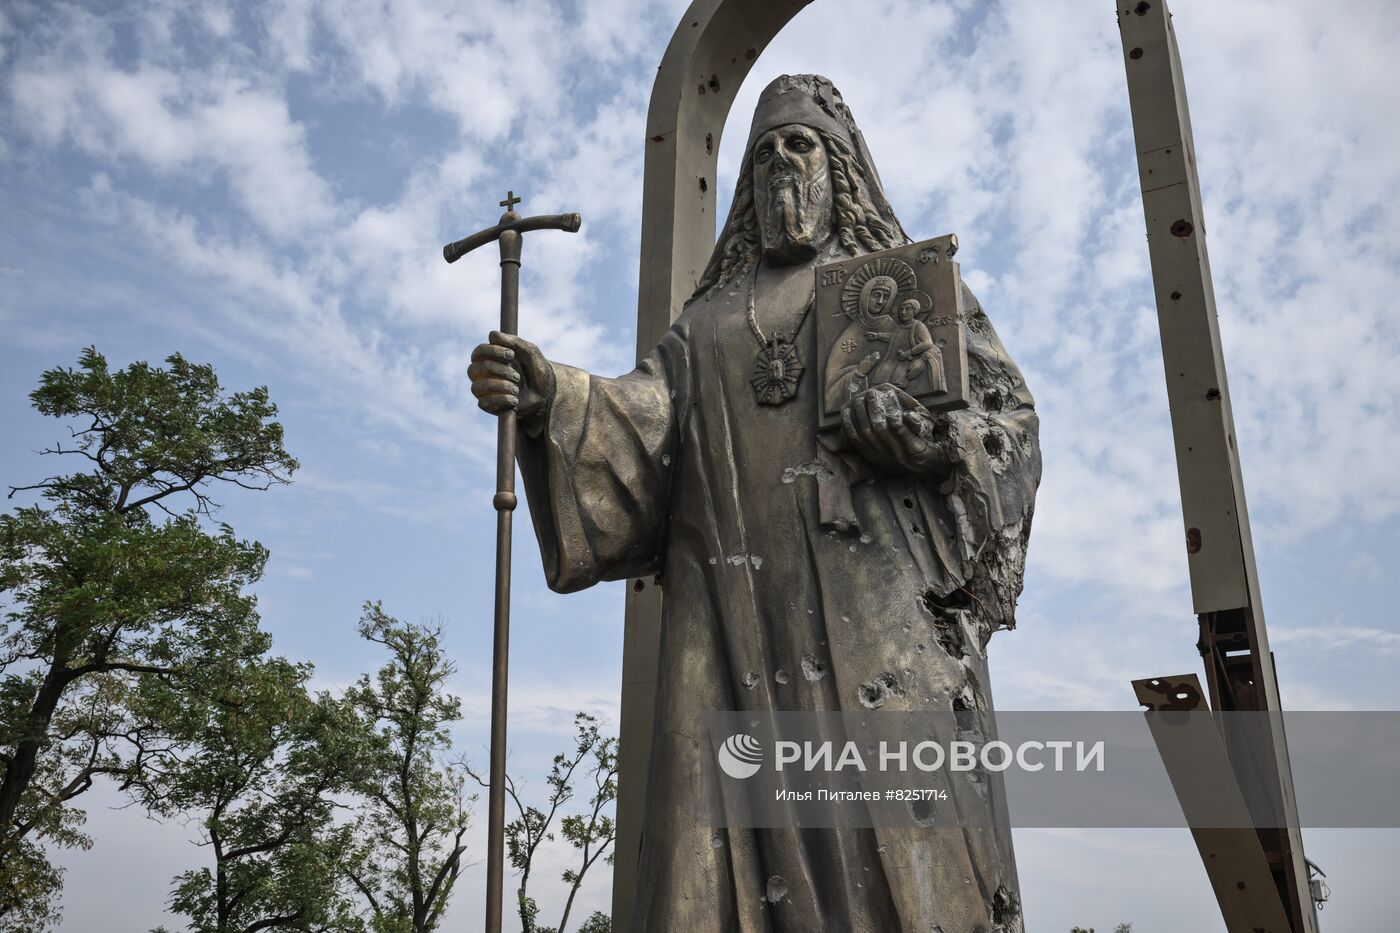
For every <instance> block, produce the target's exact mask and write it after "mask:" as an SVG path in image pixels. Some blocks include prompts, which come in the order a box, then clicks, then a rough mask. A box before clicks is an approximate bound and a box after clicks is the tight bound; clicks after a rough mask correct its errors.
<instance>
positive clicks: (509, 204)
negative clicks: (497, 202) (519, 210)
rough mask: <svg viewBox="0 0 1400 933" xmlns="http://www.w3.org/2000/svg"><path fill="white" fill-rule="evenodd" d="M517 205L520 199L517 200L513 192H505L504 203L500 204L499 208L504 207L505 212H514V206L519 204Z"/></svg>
mask: <svg viewBox="0 0 1400 933" xmlns="http://www.w3.org/2000/svg"><path fill="white" fill-rule="evenodd" d="M519 203H520V199H519V198H517V197H516V196H515V192H514V191H507V192H506V199H505V200H504V201H502V202H501V207H504V208H505V209H506V210H508V211H513V210H515V205H517V204H519Z"/></svg>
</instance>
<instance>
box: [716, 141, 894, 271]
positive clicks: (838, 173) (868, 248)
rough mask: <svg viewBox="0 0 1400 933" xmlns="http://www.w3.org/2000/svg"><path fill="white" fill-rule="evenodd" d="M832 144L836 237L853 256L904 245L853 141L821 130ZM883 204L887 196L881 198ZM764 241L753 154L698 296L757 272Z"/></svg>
mask: <svg viewBox="0 0 1400 933" xmlns="http://www.w3.org/2000/svg"><path fill="white" fill-rule="evenodd" d="M817 135H818V136H820V137H821V141H822V144H823V145H825V146H826V158H827V165H828V168H829V170H830V172H831V193H832V201H833V208H834V210H833V212H832V213H833V217H834V219H835V221H836V236H837V239H838V240H839V241H840V243H841V246H842V247H843V248H844V249H845V250H846V252H847V253H849V254H850V255H852V256H858V255H860V254H861V253H870V252H875V251H877V250H882V249H889V248H890V247H892V246H902V245H903V244H905V243H908V242H909V238H908V237H906V236H905V235H904V229H903V228H902V227H901V226H900V225H899V221H898V220H897V219H896V218H895V216H894V214H893V212H892V211H890V210H889V209H888V208H886V209H885V210H884V211H881V209H880V208H879V207H877V206H876V202H875V198H874V197H873V196H872V194H871V190H870V189H871V185H872V182H871V180H870V179H869V178H868V177H867V176H866V173H865V171H864V169H862V168H861V164H860V159H858V158H857V157H856V154H855V151H854V150H853V149H852V148H851V146H850V144H849V143H847V142H846V141H845V140H844V139H842V138H841V137H839V136H834V135H832V134H830V133H827V132H822V131H818V133H817ZM880 201H881V202H882V203H883V201H884V198H883V195H882V196H881V197H880ZM761 250H762V243H761V241H760V238H759V233H758V211H757V209H756V208H755V206H754V200H753V153H752V152H750V153H748V155H746V156H745V158H744V164H743V167H742V168H741V169H740V171H739V180H738V181H736V182H735V183H734V203H733V205H731V206H730V208H729V219H728V220H726V221H725V223H724V232H723V233H721V234H720V238H719V242H718V243H716V244H715V251H714V253H713V254H711V256H710V263H709V265H708V266H706V267H705V274H704V275H702V276H700V282H699V284H698V285H696V286H695V294H694V295H693V296H692V298H698V297H700V296H701V295H703V294H705V293H706V292H708V291H710V290H711V289H713V288H719V287H721V286H723V285H725V284H727V283H728V282H730V281H731V280H733V279H734V278H736V277H740V276H747V275H750V274H752V272H753V270H754V267H755V266H756V265H757V264H758V257H759V254H760V252H761Z"/></svg>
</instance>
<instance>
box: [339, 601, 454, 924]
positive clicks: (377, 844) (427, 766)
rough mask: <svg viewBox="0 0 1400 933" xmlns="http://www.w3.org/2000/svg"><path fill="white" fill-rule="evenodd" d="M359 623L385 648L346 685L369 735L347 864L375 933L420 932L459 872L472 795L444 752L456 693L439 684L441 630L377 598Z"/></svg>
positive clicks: (437, 914)
mask: <svg viewBox="0 0 1400 933" xmlns="http://www.w3.org/2000/svg"><path fill="white" fill-rule="evenodd" d="M359 631H360V635H361V636H362V637H363V638H365V639H367V640H368V641H370V642H373V643H375V644H378V645H381V646H383V647H384V649H386V650H387V651H388V654H389V662H388V663H387V664H385V665H384V666H383V667H381V668H380V669H379V671H378V673H377V674H376V675H375V676H374V677H373V678H370V677H368V676H365V677H362V678H360V680H359V682H358V683H357V684H356V685H355V686H353V687H351V688H350V689H349V690H348V691H347V692H346V699H347V700H348V702H349V703H350V704H351V705H352V706H353V707H354V708H355V709H356V710H357V711H358V713H359V715H360V716H361V718H362V719H363V721H364V722H365V723H366V724H367V725H368V726H369V727H371V728H372V730H373V733H374V734H373V737H372V740H371V742H372V744H371V748H370V754H369V768H368V776H367V777H366V778H365V779H364V781H363V782H362V783H361V786H360V790H359V794H360V796H361V797H362V798H363V801H364V806H363V809H362V812H361V814H360V818H359V820H358V822H357V825H356V830H355V834H356V838H357V839H359V840H360V842H361V845H360V847H359V849H358V851H357V853H356V857H355V858H354V859H352V860H351V861H350V862H349V863H348V865H347V868H346V871H347V874H348V875H349V877H350V879H351V881H352V882H353V884H354V885H355V887H356V888H357V889H358V890H359V892H360V894H361V895H362V896H363V897H364V900H365V902H366V904H367V906H368V914H369V928H370V929H371V930H373V931H374V933H428V931H430V930H434V929H436V928H437V925H438V922H439V921H440V920H441V919H442V913H443V910H444V909H445V908H446V907H447V903H448V899H449V898H450V897H451V894H452V889H453V886H454V885H455V883H456V881H457V877H458V875H459V874H460V873H461V870H462V867H463V862H462V857H463V855H464V854H465V852H466V845H465V844H464V843H463V842H462V839H463V837H464V836H465V835H466V832H467V827H468V825H469V821H470V816H471V805H472V803H473V802H474V801H475V799H476V798H475V797H468V796H467V795H466V794H465V792H464V786H463V779H464V772H463V770H462V767H461V766H460V765H459V764H457V763H454V762H452V761H449V760H448V758H447V755H448V754H449V753H450V751H451V749H452V739H451V736H450V735H449V733H448V727H449V725H450V724H451V723H454V722H456V721H458V720H460V719H461V718H462V710H461V701H460V700H458V699H457V697H455V696H453V695H451V694H450V693H448V692H447V689H446V685H447V680H448V678H449V677H451V676H452V674H453V673H454V668H453V666H452V664H451V663H450V662H449V661H448V660H447V659H446V657H445V656H444V655H443V652H442V646H441V644H440V636H441V631H440V629H437V628H430V627H427V626H423V625H413V624H410V623H406V622H402V621H400V620H398V619H396V618H394V617H393V616H391V615H389V614H388V613H386V612H384V610H383V608H382V606H381V605H380V604H379V603H377V602H370V603H366V604H365V608H364V614H363V616H362V617H361V619H360V625H359Z"/></svg>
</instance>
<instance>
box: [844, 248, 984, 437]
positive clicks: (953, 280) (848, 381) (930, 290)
mask: <svg viewBox="0 0 1400 933" xmlns="http://www.w3.org/2000/svg"><path fill="white" fill-rule="evenodd" d="M957 249H958V238H957V237H956V236H953V235H952V234H949V235H947V236H941V237H937V238H935V239H932V240H924V241H922V242H919V243H910V244H907V245H905V246H899V247H895V248H894V249H887V250H881V251H880V252H878V253H867V254H865V255H863V256H857V257H855V258H852V259H846V260H842V261H841V262H834V263H831V264H830V265H825V266H819V267H818V268H817V270H816V276H817V284H816V290H817V305H816V314H817V355H818V356H817V358H818V360H819V361H820V365H821V380H822V386H823V395H822V408H821V426H822V427H823V428H829V427H836V426H838V425H840V423H841V409H842V407H843V406H844V405H845V404H846V403H847V401H848V400H850V399H851V398H853V397H855V396H856V395H858V394H860V393H861V392H863V391H865V390H866V389H868V388H872V387H874V386H879V385H894V386H898V387H899V388H901V389H903V390H904V391H906V392H908V393H909V394H910V395H911V396H913V397H914V398H916V399H918V400H919V401H920V402H921V403H923V405H924V406H925V407H926V408H928V409H929V410H930V411H948V410H951V409H957V408H966V407H967V392H968V390H967V342H966V333H965V326H966V324H965V319H964V314H963V302H962V279H961V277H960V276H959V274H958V264H957V263H956V262H954V261H953V255H954V254H955V253H956V252H957Z"/></svg>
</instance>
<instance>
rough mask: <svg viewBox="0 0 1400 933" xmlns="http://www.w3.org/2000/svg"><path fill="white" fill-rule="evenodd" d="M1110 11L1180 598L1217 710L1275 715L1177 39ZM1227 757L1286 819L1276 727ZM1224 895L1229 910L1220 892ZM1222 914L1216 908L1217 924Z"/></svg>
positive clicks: (1280, 834)
mask: <svg viewBox="0 0 1400 933" xmlns="http://www.w3.org/2000/svg"><path fill="white" fill-rule="evenodd" d="M1116 8H1117V13H1118V23H1119V28H1120V31H1121V33H1122V40H1123V54H1124V66H1125V68H1126V71H1127V78H1128V92H1129V103H1130V107H1131V110H1132V119H1133V133H1134V137H1135V141H1136V148H1137V154H1138V168H1139V175H1140V181H1141V187H1142V194H1143V207H1144V213H1145V216H1146V221H1147V234H1148V246H1149V253H1150V255H1151V260H1152V274H1153V283H1154V288H1155V292H1156V299H1157V310H1158V322H1159V325H1160V328H1161V335H1162V354H1163V363H1164V366H1165V369H1166V377H1167V394H1168V400H1169V403H1170V406H1171V416H1172V431H1173V436H1174V440H1175V445H1176V458H1177V470H1178V475H1179V478H1180V484H1181V499H1182V512H1183V517H1184V519H1185V527H1186V544H1187V562H1188V566H1189V570H1190V578H1191V594H1192V601H1193V603H1194V608H1195V611H1196V613H1197V614H1198V621H1199V626H1200V640H1199V643H1198V646H1199V648H1200V650H1201V653H1202V655H1203V657H1204V659H1205V661H1206V670H1207V682H1208V684H1209V688H1210V695H1211V698H1212V701H1213V704H1214V707H1215V709H1217V710H1259V711H1277V710H1280V709H1281V704H1280V702H1279V696H1278V685H1277V680H1276V677H1275V674H1274V668H1273V659H1272V655H1271V653H1270V652H1269V644H1268V635H1267V631H1266V628H1265V625H1264V618H1263V611H1262V609H1261V601H1260V597H1259V581H1258V574H1257V572H1256V568H1255V563H1254V548H1253V542H1252V540H1251V536H1250V529H1249V518H1248V512H1247V509H1246V505H1245V497H1244V482H1243V477H1242V475H1241V470H1240V463H1239V455H1238V451H1237V449H1236V445H1235V434H1234V419H1233V415H1232V412H1231V408H1230V395H1229V387H1228V384H1227V380H1226V375H1225V363H1224V356H1223V353H1222V351H1221V345H1220V332H1219V326H1218V322H1217V318H1216V308H1215V296H1214V291H1213V288H1212V283H1211V277H1210V261H1209V257H1208V255H1207V252H1206V243H1205V223H1204V217H1203V213H1202V210H1201V195H1200V186H1199V179H1198V175H1197V170H1196V159H1195V150H1194V144H1193V141H1192V137H1191V123H1190V114H1189V111H1188V108H1187V104H1186V93H1185V83H1184V80H1183V77H1182V70H1181V60H1180V55H1179V53H1178V50H1177V46H1176V37H1175V34H1174V32H1173V30H1172V27H1171V16H1170V12H1169V11H1168V9H1167V7H1166V3H1165V0H1150V2H1149V0H1143V2H1138V3H1130V2H1128V0H1118V2H1117V3H1116ZM1226 749H1227V751H1228V753H1229V760H1230V762H1231V764H1232V765H1233V771H1234V773H1235V775H1236V776H1237V778H1238V779H1239V780H1248V781H1267V782H1270V783H1271V784H1273V785H1274V787H1275V789H1276V793H1277V796H1278V799H1280V800H1282V801H1283V804H1284V806H1285V808H1286V809H1287V812H1288V813H1289V814H1293V813H1295V812H1296V808H1295V806H1294V800H1293V786H1292V776H1291V771H1290V768H1289V763H1288V757H1287V745H1286V740H1285V738H1284V735H1283V732H1282V725H1281V723H1279V724H1277V725H1275V726H1274V729H1273V731H1272V733H1271V734H1270V735H1269V736H1268V738H1267V739H1266V740H1265V741H1263V742H1258V741H1256V742H1254V743H1253V744H1252V746H1251V747H1243V746H1242V745H1241V744H1240V743H1238V742H1236V741H1232V739H1231V737H1229V736H1226ZM1178 764H1180V763H1178ZM1168 766H1169V768H1170V767H1171V766H1172V763H1171V762H1168ZM1290 825H1292V826H1293V828H1290V829H1286V830H1261V831H1259V833H1258V838H1259V843H1260V845H1261V846H1262V847H1263V849H1264V852H1265V855H1266V858H1267V859H1268V860H1269V862H1270V864H1271V866H1272V870H1273V874H1274V878H1275V882H1276V886H1277V888H1278V891H1279V892H1280V895H1281V902H1282V905H1283V908H1284V910H1285V911H1286V912H1287V914H1288V917H1289V920H1290V923H1291V925H1292V926H1291V928H1292V930H1293V931H1294V933H1313V931H1315V930H1316V918H1315V914H1314V912H1313V909H1312V902H1311V899H1310V897H1309V890H1308V882H1307V877H1308V876H1307V870H1306V867H1305V862H1304V858H1303V849H1302V838H1301V834H1300V832H1299V831H1298V829H1297V828H1296V819H1293V820H1291V821H1290ZM1220 894H1221V892H1220V890H1219V889H1217V895H1220ZM1225 895H1226V899H1227V900H1228V899H1229V896H1230V895H1229V893H1228V892H1225ZM1227 906H1228V905H1227V904H1226V902H1225V901H1223V900H1222V903H1221V909H1222V911H1224V912H1226V913H1227V916H1228V914H1229V911H1228V909H1227ZM1234 929H1236V928H1235V927H1234V926H1232V927H1231V930H1232V931H1233V930H1234ZM1242 929H1246V930H1248V929H1250V928H1247V927H1246V928H1242Z"/></svg>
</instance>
